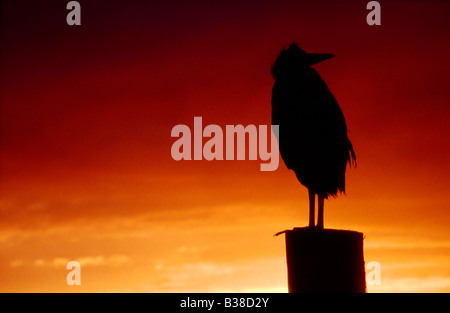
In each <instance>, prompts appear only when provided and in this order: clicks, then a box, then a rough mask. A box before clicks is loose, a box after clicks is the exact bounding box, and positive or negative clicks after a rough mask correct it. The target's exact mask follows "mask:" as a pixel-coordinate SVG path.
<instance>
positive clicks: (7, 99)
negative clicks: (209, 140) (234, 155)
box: [0, 1, 450, 292]
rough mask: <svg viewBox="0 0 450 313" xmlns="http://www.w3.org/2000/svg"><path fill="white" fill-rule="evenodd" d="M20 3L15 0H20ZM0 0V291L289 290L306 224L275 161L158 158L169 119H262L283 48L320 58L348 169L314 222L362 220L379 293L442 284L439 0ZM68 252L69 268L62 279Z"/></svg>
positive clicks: (446, 68) (445, 86) (442, 7)
mask: <svg viewBox="0 0 450 313" xmlns="http://www.w3.org/2000/svg"><path fill="white" fill-rule="evenodd" d="M28 2H29V3H28ZM79 2H80V4H81V20H82V25H81V26H68V25H67V24H66V15H67V13H68V11H67V10H66V9H65V5H66V3H64V1H62V2H61V1H46V2H45V4H41V3H39V2H36V1H34V2H33V1H21V2H17V1H3V2H2V4H1V5H2V10H1V11H2V12H1V14H2V16H1V37H0V38H1V45H0V53H1V54H0V62H1V63H0V64H1V67H0V244H1V247H2V249H1V252H0V268H1V269H0V281H1V284H0V291H3V292H16V291H21V292H29V291H44V292H45V291H62V292H78V291H82V292H91V291H143V292H147V291H149V292H155V291H157V292H164V291H185V292H190V291H282V292H284V291H286V290H287V282H286V265H285V251H284V239H283V238H281V237H277V238H272V235H273V234H274V233H276V232H278V231H280V230H284V229H290V228H293V227H299V226H304V225H306V224H307V217H308V216H307V213H308V212H307V211H308V210H307V205H308V202H307V192H306V189H305V188H304V187H303V186H301V185H300V184H299V183H298V181H297V180H296V179H295V175H294V174H293V172H291V171H288V170H287V169H286V167H285V166H284V164H283V163H282V162H281V163H280V167H279V169H278V170H277V171H274V172H260V171H259V164H260V161H212V162H208V161H181V162H176V161H174V160H173V159H172V157H171V154H170V148H171V146H172V143H173V142H174V141H175V139H174V138H171V136H170V132H171V129H172V127H174V126H175V125H177V124H186V125H189V126H190V127H191V129H193V122H194V116H202V117H203V123H204V125H207V124H217V125H220V126H222V127H223V128H224V127H225V125H227V124H231V125H236V124H243V125H248V124H254V125H260V124H270V112H271V108H270V96H271V88H272V84H273V79H272V77H271V75H270V67H271V65H272V63H273V62H274V60H275V58H276V57H277V55H278V53H279V51H280V50H281V49H282V48H283V47H285V46H287V45H288V44H289V43H290V42H292V41H294V40H295V41H296V42H297V43H299V44H300V46H301V47H302V48H303V49H305V50H306V51H308V52H319V53H333V54H335V55H336V57H335V58H333V59H330V60H329V61H326V62H323V63H321V64H318V65H316V66H315V68H316V69H317V70H318V71H319V73H320V74H321V75H322V77H323V78H324V80H325V81H326V82H327V83H328V86H329V88H330V90H331V91H332V92H333V94H334V95H335V97H336V99H337V100H338V102H339V104H340V106H341V108H342V110H343V112H344V115H345V117H346V121H347V127H348V129H349V137H350V139H351V140H352V142H353V145H354V147H355V150H356V154H357V159H358V168H357V169H353V168H352V169H350V170H349V171H348V172H347V195H346V196H344V195H343V196H340V197H338V198H337V199H331V200H329V201H327V202H326V204H325V227H330V228H345V229H352V230H357V231H361V232H363V233H364V234H365V236H366V238H365V242H364V243H365V259H366V261H378V262H379V263H380V265H381V270H382V272H381V273H382V284H381V285H380V286H369V291H370V292H377V291H388V292H395V291H406V292H416V291H447V292H448V291H450V268H449V267H448V264H450V240H449V236H448V229H449V226H450V213H449V209H450V205H449V203H450V196H449V193H448V190H449V187H450V178H449V177H450V162H449V161H450V157H449V155H450V153H449V151H450V140H449V135H448V125H449V123H450V106H449V99H450V97H449V96H450V88H449V76H450V74H449V73H450V61H449V59H448V51H449V48H450V43H449V41H448V33H449V30H450V25H449V22H448V12H450V11H449V8H450V5H449V4H448V3H447V2H445V1H427V2H419V1H389V2H388V1H380V3H381V14H382V17H381V22H382V25H381V26H368V25H367V24H366V15H367V13H368V11H367V10H366V9H365V6H366V2H365V1H345V2H344V3H342V2H339V1H336V2H331V1H315V2H313V3H306V1H246V2H245V4H243V3H242V1H227V2H226V3H224V1H189V2H182V1H179V2H176V1H152V2H151V4H150V3H149V2H143V1H127V2H125V1H96V2H95V4H93V3H91V2H87V1H79ZM70 260H78V261H80V263H81V265H82V285H81V286H79V287H69V286H67V284H66V275H67V273H68V271H67V270H66V268H65V266H66V264H67V262H68V261H70Z"/></svg>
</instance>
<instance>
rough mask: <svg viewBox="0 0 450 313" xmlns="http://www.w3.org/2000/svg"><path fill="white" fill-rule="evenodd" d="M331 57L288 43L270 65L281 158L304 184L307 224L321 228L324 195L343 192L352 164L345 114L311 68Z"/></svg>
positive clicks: (325, 197) (273, 113)
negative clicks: (347, 172) (316, 203)
mask: <svg viewBox="0 0 450 313" xmlns="http://www.w3.org/2000/svg"><path fill="white" fill-rule="evenodd" d="M331 57H334V55H332V54H312V53H306V52H305V51H303V50H302V49H300V48H299V47H298V46H297V45H296V44H295V43H292V44H291V45H290V46H289V47H288V48H287V49H284V50H283V51H281V53H280V55H279V56H278V58H277V59H276V61H275V63H274V64H273V66H272V75H273V77H274V79H275V83H274V85H273V89H272V125H279V130H280V133H279V141H278V144H279V149H280V153H281V157H282V159H283V161H284V163H285V164H286V166H287V168H289V169H291V170H293V171H294V172H295V175H296V176H297V179H298V180H299V181H300V183H301V184H302V185H304V186H305V187H306V188H308V194H309V226H310V227H317V228H319V229H323V227H324V223H323V209H324V199H327V198H328V196H330V195H331V196H333V197H335V196H336V195H337V194H338V193H345V171H346V168H347V164H350V165H352V164H354V166H356V156H355V152H354V150H353V147H352V143H351V142H350V140H349V139H348V137H347V126H346V123H345V118H344V114H343V113H342V110H341V108H340V107H339V104H338V103H337V101H336V99H335V98H334V96H333V95H332V93H331V92H330V90H329V89H328V87H327V85H326V84H325V82H324V81H323V80H322V78H321V77H320V75H319V74H318V73H317V72H316V71H315V70H314V69H313V68H311V65H313V64H316V63H318V62H321V61H324V60H327V59H329V58H331ZM316 195H317V198H318V218H317V225H316V226H315V225H314V219H315V216H314V215H315V214H314V211H315V197H316Z"/></svg>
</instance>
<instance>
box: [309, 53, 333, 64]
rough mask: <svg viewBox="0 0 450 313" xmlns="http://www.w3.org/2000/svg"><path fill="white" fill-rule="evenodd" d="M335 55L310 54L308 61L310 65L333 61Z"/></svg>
mask: <svg viewBox="0 0 450 313" xmlns="http://www.w3.org/2000/svg"><path fill="white" fill-rule="evenodd" d="M332 57H334V54H330V53H308V61H309V64H310V65H313V64H316V63H319V62H322V61H325V60H328V59H331V58H332Z"/></svg>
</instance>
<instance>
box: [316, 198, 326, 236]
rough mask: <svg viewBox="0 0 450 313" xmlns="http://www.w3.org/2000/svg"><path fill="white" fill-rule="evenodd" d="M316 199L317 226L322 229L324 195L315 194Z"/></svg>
mask: <svg viewBox="0 0 450 313" xmlns="http://www.w3.org/2000/svg"><path fill="white" fill-rule="evenodd" d="M317 198H318V199H317V201H318V206H319V209H318V216H317V227H318V228H320V229H323V204H324V200H325V197H324V196H322V195H318V196H317Z"/></svg>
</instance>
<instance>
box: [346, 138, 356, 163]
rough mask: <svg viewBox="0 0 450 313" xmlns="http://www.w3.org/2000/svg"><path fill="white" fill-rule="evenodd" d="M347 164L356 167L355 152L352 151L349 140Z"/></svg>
mask: <svg viewBox="0 0 450 313" xmlns="http://www.w3.org/2000/svg"><path fill="white" fill-rule="evenodd" d="M348 163H349V164H350V166H352V165H353V166H354V167H356V166H357V164H356V154H355V150H353V145H352V143H351V142H350V140H348Z"/></svg>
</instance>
